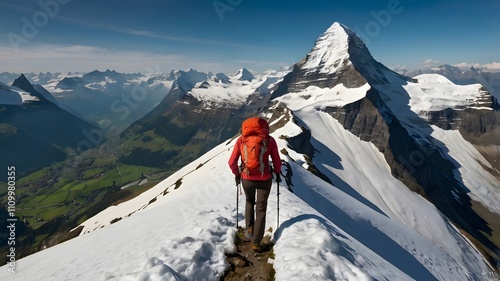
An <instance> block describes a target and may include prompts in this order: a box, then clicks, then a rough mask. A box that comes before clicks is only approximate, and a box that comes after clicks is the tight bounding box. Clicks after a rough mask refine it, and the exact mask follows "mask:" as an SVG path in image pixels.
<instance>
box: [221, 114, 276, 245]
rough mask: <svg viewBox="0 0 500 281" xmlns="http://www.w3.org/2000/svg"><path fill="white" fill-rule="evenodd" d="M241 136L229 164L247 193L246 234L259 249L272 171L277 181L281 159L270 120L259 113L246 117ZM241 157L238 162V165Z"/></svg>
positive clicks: (236, 179)
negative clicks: (259, 115) (270, 130)
mask: <svg viewBox="0 0 500 281" xmlns="http://www.w3.org/2000/svg"><path fill="white" fill-rule="evenodd" d="M241 132H242V133H241V136H240V137H239V138H238V140H237V141H236V144H235V146H234V148H233V152H232V154H231V157H230V158H229V161H228V164H229V167H230V168H231V171H232V172H233V174H234V175H235V181H236V185H239V184H240V182H241V184H242V186H243V190H244V191H245V196H246V204H245V224H246V230H245V232H246V234H245V236H247V237H248V238H251V239H252V243H253V246H252V249H253V250H254V251H260V250H261V249H262V245H261V241H262V238H263V236H264V229H265V226H266V210H267V199H268V198H269V194H270V192H271V185H272V175H271V167H270V166H269V157H271V160H272V164H273V166H272V172H274V173H275V174H276V180H277V181H278V182H279V176H280V172H281V159H280V156H279V152H278V145H277V144H276V140H275V139H274V138H273V137H271V136H270V135H269V124H268V123H267V121H266V120H264V119H262V118H259V117H251V118H248V119H246V120H245V121H244V122H243V123H242V126H241ZM238 160H241V166H239V165H238Z"/></svg>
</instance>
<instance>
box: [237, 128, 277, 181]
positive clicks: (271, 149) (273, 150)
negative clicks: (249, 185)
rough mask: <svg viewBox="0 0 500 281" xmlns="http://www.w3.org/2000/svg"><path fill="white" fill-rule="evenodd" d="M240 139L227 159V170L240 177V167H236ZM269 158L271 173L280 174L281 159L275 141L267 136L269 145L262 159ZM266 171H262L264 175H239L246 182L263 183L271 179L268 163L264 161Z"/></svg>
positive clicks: (238, 158) (239, 156)
mask: <svg viewBox="0 0 500 281" xmlns="http://www.w3.org/2000/svg"><path fill="white" fill-rule="evenodd" d="M240 147H241V137H239V138H238V140H237V141H236V144H235V145H234V148H233V153H231V157H230V158H229V162H228V164H229V168H231V171H232V172H233V174H235V175H240V174H241V172H240V167H239V166H238V160H240V159H241V151H240ZM269 156H271V159H272V162H273V172H274V173H280V172H281V158H280V155H279V152H278V145H277V144H276V140H275V139H274V138H273V137H271V136H269V145H268V147H267V152H266V153H265V154H264V159H269ZM265 164H266V169H264V174H263V175H262V174H260V173H259V174H256V175H253V174H250V175H248V174H247V173H243V174H241V177H242V178H243V179H246V180H258V181H265V180H268V179H270V178H271V172H270V169H269V161H266V163H265Z"/></svg>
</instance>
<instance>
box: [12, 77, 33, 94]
mask: <svg viewBox="0 0 500 281" xmlns="http://www.w3.org/2000/svg"><path fill="white" fill-rule="evenodd" d="M12 86H14V87H16V88H19V89H21V90H24V91H26V92H28V93H32V92H34V91H35V89H34V88H33V85H31V83H30V81H29V80H28V78H26V76H25V75H24V74H23V73H21V75H20V76H19V77H18V78H17V79H16V80H14V82H13V83H12Z"/></svg>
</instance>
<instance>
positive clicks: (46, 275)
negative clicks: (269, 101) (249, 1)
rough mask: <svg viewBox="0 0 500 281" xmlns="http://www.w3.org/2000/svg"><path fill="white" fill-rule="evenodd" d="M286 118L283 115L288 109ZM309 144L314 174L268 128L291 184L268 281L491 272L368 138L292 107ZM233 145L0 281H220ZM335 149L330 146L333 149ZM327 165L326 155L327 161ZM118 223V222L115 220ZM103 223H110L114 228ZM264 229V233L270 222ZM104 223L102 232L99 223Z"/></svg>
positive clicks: (227, 243)
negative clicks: (326, 178) (326, 177)
mask: <svg viewBox="0 0 500 281" xmlns="http://www.w3.org/2000/svg"><path fill="white" fill-rule="evenodd" d="M287 114H289V113H287ZM300 120H301V121H300V123H301V125H302V126H307V127H308V128H310V129H312V143H313V145H314V146H315V147H317V149H318V154H319V155H320V156H318V159H316V160H315V162H314V164H315V165H316V166H317V167H320V169H321V170H322V172H324V173H328V175H329V176H335V175H336V177H334V178H336V180H335V183H334V185H332V184H330V183H327V182H325V181H323V180H321V179H320V178H318V177H316V176H314V175H313V174H312V173H311V172H310V171H308V170H307V169H306V168H305V166H307V164H306V160H305V158H304V157H303V156H302V155H301V154H300V153H297V152H295V151H293V150H291V148H290V147H288V144H287V142H286V141H285V140H283V139H280V138H278V137H279V136H281V135H287V136H293V135H295V134H297V133H298V132H300V131H301V130H300V128H299V127H298V126H297V125H296V124H294V123H293V122H292V120H290V121H289V122H287V123H286V124H284V126H283V127H281V128H279V129H278V130H277V131H275V132H274V134H273V135H274V137H275V138H276V139H277V140H278V145H279V147H280V151H282V152H283V151H284V150H286V151H287V153H286V154H287V155H284V154H282V155H281V156H282V158H283V159H284V160H286V161H287V162H288V163H289V164H290V169H291V170H287V171H285V173H286V174H290V172H292V173H293V177H292V184H293V186H291V188H292V189H293V193H292V192H290V191H289V190H288V187H287V185H286V184H282V185H281V186H280V189H281V190H280V191H281V195H280V222H281V224H280V226H279V227H278V228H277V227H276V219H275V218H276V215H277V213H276V209H277V208H276V207H277V206H276V204H277V200H276V199H277V196H276V195H277V194H276V192H277V189H276V184H274V185H273V189H272V194H271V196H270V199H269V206H268V214H267V215H268V220H267V227H271V228H272V229H273V230H275V232H274V233H273V234H272V235H273V238H274V241H275V243H276V245H275V254H276V259H275V262H274V267H275V269H276V279H277V280H304V279H308V278H313V279H316V280H471V279H474V280H481V278H482V276H483V275H482V274H486V273H488V272H489V271H490V269H489V268H488V267H487V265H486V263H485V262H484V260H483V258H482V257H481V255H480V254H479V252H478V251H477V250H476V249H475V248H474V247H472V246H471V244H470V242H468V241H467V239H466V238H464V237H463V236H462V235H461V234H460V233H459V232H458V230H457V229H456V228H454V227H453V225H452V224H451V223H450V222H449V221H448V220H447V219H446V218H444V217H443V216H442V215H441V214H440V212H438V211H437V210H436V209H435V207H434V206H432V205H431V204H430V203H428V202H427V201H426V200H424V199H423V198H421V197H419V196H418V195H415V194H414V193H412V192H410V191H408V190H407V189H406V188H404V187H403V186H401V183H400V182H399V181H397V180H395V179H394V178H393V177H392V176H391V175H390V171H389V170H388V168H387V166H385V165H383V163H384V161H383V157H382V155H381V153H380V152H378V150H377V149H376V148H375V147H374V146H373V145H372V144H370V143H367V142H363V141H361V140H360V139H359V138H357V137H355V136H353V135H352V134H351V133H349V132H347V131H345V130H344V129H343V128H342V127H341V126H340V125H339V124H338V122H337V121H336V120H335V119H333V118H332V117H330V116H328V115H327V114H324V113H321V112H317V111H304V112H301V113H300ZM233 145H234V141H231V142H226V143H223V144H221V145H219V146H218V147H216V148H214V149H213V150H211V151H210V152H208V153H207V154H205V155H204V156H202V157H201V158H199V159H197V160H195V161H194V162H192V163H191V164H190V165H188V166H186V167H184V168H183V169H181V170H180V171H178V172H177V173H175V174H173V175H172V176H170V177H169V178H167V179H166V180H164V181H163V182H161V183H160V184H158V185H157V186H155V187H154V188H152V189H150V190H149V191H147V192H145V193H143V194H141V195H140V196H139V197H137V198H135V199H133V200H131V201H128V202H125V203H122V204H120V205H118V206H114V207H110V208H108V209H107V210H105V211H103V212H102V213H100V214H98V215H96V216H95V217H93V218H90V219H89V220H87V221H86V222H85V223H84V224H83V226H84V230H83V232H82V235H81V236H80V237H77V238H75V239H73V240H70V241H68V242H65V243H63V244H60V245H57V246H55V247H53V248H49V249H46V250H44V251H42V252H39V253H37V254H34V255H31V256H28V257H26V258H24V259H22V260H20V261H18V263H17V273H16V274H15V275H11V273H9V272H8V271H7V269H6V267H3V268H2V270H1V271H0V278H1V279H2V280H7V279H8V280H218V279H219V277H220V276H222V275H223V273H224V271H225V269H226V268H227V264H226V262H225V257H224V253H225V252H231V251H234V250H235V249H234V246H233V240H232V239H233V233H234V228H235V223H236V219H239V220H241V222H240V224H242V223H243V211H242V209H243V208H242V206H243V202H244V196H240V202H239V205H240V209H239V213H238V214H236V202H235V198H236V192H237V189H236V187H235V185H234V180H233V177H232V175H231V172H230V171H229V168H228V167H227V159H228V157H229V155H230V152H231V149H232V146H233ZM333 146H335V147H333ZM332 160H333V161H332ZM117 220H118V221H117ZM111 221H117V222H115V223H113V224H111ZM267 227H266V228H267ZM101 228H102V229H101Z"/></svg>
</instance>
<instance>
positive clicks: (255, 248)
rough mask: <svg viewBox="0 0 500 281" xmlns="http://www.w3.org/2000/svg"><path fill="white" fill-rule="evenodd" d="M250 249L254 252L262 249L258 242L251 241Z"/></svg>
mask: <svg viewBox="0 0 500 281" xmlns="http://www.w3.org/2000/svg"><path fill="white" fill-rule="evenodd" d="M252 250H253V251H254V252H256V253H260V252H261V251H262V245H261V244H260V243H253V244H252Z"/></svg>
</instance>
